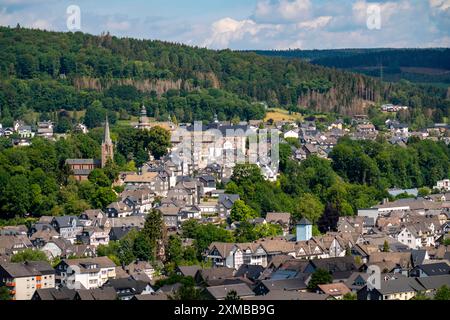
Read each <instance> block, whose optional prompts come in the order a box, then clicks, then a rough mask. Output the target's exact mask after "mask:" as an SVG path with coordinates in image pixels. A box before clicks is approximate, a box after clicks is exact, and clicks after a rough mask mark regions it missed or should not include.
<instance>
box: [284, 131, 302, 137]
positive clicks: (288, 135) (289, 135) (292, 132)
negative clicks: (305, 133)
mask: <svg viewBox="0 0 450 320" xmlns="http://www.w3.org/2000/svg"><path fill="white" fill-rule="evenodd" d="M284 138H285V139H287V138H294V139H298V138H299V135H298V132H297V131H294V130H289V131H288V132H286V133H285V134H284Z"/></svg>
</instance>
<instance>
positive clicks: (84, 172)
mask: <svg viewBox="0 0 450 320" xmlns="http://www.w3.org/2000/svg"><path fill="white" fill-rule="evenodd" d="M113 159H114V144H113V142H112V140H111V135H110V132H109V122H108V118H106V122H105V133H104V136H103V142H102V158H101V159H67V160H66V164H67V165H68V166H69V168H70V170H71V171H72V177H74V178H75V180H77V181H85V180H87V179H88V177H89V174H90V173H91V172H92V171H93V170H94V169H98V168H104V167H105V166H106V163H107V162H108V160H113Z"/></svg>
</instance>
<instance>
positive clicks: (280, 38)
mask: <svg viewBox="0 0 450 320" xmlns="http://www.w3.org/2000/svg"><path fill="white" fill-rule="evenodd" d="M70 5H76V6H78V8H79V9H80V15H79V18H80V19H79V20H78V19H76V20H74V19H73V17H74V15H73V14H71V13H69V14H68V13H67V9H68V7H69V6H70ZM77 17H78V16H77ZM68 19H72V20H69V21H72V22H73V21H79V22H80V24H79V27H80V31H82V32H87V33H91V34H100V33H102V32H106V31H109V32H110V33H111V34H113V35H116V36H120V37H133V38H139V39H158V40H165V41H170V42H179V43H185V44H189V45H195V46H200V47H207V48H211V49H225V48H230V49H234V50H247V49H276V50H284V49H337V48H379V47H393V48H404V47H408V48H417V47H421V48H423V47H450V0H377V1H374V0H190V1H189V0H127V1H118V0H108V1H106V0H78V1H77V0H74V1H66V0H46V1H42V0H0V25H3V26H16V24H17V23H19V24H20V25H21V26H23V27H31V28H36V29H45V30H54V31H66V32H67V31H71V30H70V29H68V24H67V21H68ZM70 26H73V24H69V27H70ZM72 30H73V29H72Z"/></svg>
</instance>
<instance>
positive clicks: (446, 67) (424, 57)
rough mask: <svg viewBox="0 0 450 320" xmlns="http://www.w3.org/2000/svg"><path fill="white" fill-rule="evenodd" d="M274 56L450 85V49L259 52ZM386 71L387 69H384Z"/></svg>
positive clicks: (259, 52)
mask: <svg viewBox="0 0 450 320" xmlns="http://www.w3.org/2000/svg"><path fill="white" fill-rule="evenodd" d="M255 52H256V53H258V54H261V55H264V56H270V57H283V58H300V59H304V60H306V61H309V62H311V63H313V64H316V65H321V66H325V67H334V68H341V69H347V70H351V71H356V72H360V73H363V74H366V75H370V76H375V77H380V76H383V78H384V79H385V80H394V81H395V80H400V79H406V80H410V81H414V82H428V83H446V84H448V86H450V49H449V48H435V49H433V48H430V49H340V50H285V51H255ZM381 68H383V69H381Z"/></svg>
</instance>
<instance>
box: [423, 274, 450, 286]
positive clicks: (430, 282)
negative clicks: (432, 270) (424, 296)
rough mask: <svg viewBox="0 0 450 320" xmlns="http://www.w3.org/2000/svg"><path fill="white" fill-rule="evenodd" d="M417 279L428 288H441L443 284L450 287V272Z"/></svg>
mask: <svg viewBox="0 0 450 320" xmlns="http://www.w3.org/2000/svg"><path fill="white" fill-rule="evenodd" d="M416 280H417V282H419V283H420V285H421V286H422V287H424V288H425V289H426V290H435V289H439V288H440V287H442V286H443V285H446V286H447V287H450V275H449V274H446V275H440V276H432V277H423V278H416Z"/></svg>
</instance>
